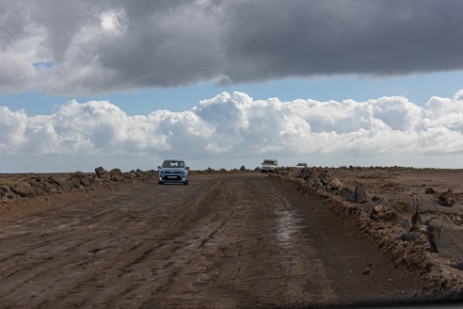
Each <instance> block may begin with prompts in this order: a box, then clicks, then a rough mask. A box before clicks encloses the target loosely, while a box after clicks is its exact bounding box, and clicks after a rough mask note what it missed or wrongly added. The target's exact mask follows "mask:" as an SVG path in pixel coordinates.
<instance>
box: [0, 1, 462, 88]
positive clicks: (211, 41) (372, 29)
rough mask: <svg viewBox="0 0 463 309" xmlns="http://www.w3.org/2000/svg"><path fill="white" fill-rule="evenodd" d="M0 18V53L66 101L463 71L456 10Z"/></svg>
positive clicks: (347, 5)
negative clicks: (201, 86)
mask: <svg viewBox="0 0 463 309" xmlns="http://www.w3.org/2000/svg"><path fill="white" fill-rule="evenodd" d="M0 9H1V10H0V25H1V26H2V30H1V32H0V48H1V50H0V54H3V55H7V56H8V57H9V58H11V59H13V58H14V59H15V61H16V62H17V63H22V65H25V64H27V63H29V65H30V66H32V64H33V63H40V62H50V63H54V65H53V66H52V67H51V69H50V72H49V74H43V72H41V75H40V76H41V78H42V81H43V82H42V83H43V87H45V88H46V89H48V90H49V91H52V92H59V93H76V92H78V93H84V92H90V93H91V92H93V93H95V92H104V91H112V90H123V89H128V88H134V87H169V86H178V85H185V84H191V83H197V82H202V81H210V80H213V81H221V82H225V83H226V82H231V83H233V82H249V81H260V80H268V79H278V78H285V77H289V76H309V77H310V76H316V75H332V74H367V75H368V74H370V75H400V74H410V73H417V72H433V71H445V70H459V69H462V68H463V40H462V38H463V26H462V24H461V21H460V17H461V16H463V1H460V0H441V1H434V0H432V1H431V0H403V1H389V0H376V1H370V0H327V1H310V0H292V1H279V0H278V1H277V0H234V1H224V0H223V1H214V0H197V1H185V0H174V1H148V0H136V1H123V0H106V1H98V2H95V1H90V0H88V1H86V0H81V1H77V0H70V1H58V0H43V1H32V0H20V1H9V0H6V1H5V2H2V3H0ZM103 17H105V18H109V19H108V20H107V21H106V22H107V23H106V24H105V25H103V23H102V20H103ZM25 50H31V51H33V52H29V53H27V54H26V53H25V52H24V51H25ZM3 75H4V76H3V80H5V83H9V85H10V86H11V84H14V82H15V81H16V80H17V78H16V79H15V78H14V76H11V79H9V78H8V75H5V74H3ZM33 80H34V76H31V77H30V78H29V82H31V81H33ZM1 88H2V87H1V85H0V89H1Z"/></svg>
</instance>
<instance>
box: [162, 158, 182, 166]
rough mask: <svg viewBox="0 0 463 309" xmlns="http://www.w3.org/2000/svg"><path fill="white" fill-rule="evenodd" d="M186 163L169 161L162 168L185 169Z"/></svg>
mask: <svg viewBox="0 0 463 309" xmlns="http://www.w3.org/2000/svg"><path fill="white" fill-rule="evenodd" d="M184 166H185V162H183V161H177V160H167V161H164V163H162V167H184Z"/></svg>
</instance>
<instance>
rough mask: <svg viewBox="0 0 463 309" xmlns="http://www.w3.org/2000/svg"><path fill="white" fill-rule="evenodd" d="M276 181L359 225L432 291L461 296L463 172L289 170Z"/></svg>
mask: <svg viewBox="0 0 463 309" xmlns="http://www.w3.org/2000/svg"><path fill="white" fill-rule="evenodd" d="M273 177H277V178H279V179H280V180H282V181H289V182H292V183H295V184H296V185H297V186H298V188H299V191H301V192H306V193H309V194H312V195H315V196H317V197H319V198H321V199H323V200H324V203H325V204H326V205H327V206H329V207H330V208H331V209H332V210H333V211H334V212H335V213H336V214H337V215H338V216H342V217H344V218H346V219H349V220H353V221H355V222H356V224H357V225H358V226H359V227H360V228H361V229H362V230H363V231H364V233H365V234H366V235H368V236H369V237H372V238H373V239H375V241H376V242H377V243H378V244H379V247H380V249H381V250H382V251H383V252H385V253H387V254H388V255H389V256H390V257H391V258H392V260H393V262H394V263H395V264H397V265H399V264H400V265H403V264H406V265H408V267H412V268H415V269H419V270H420V271H421V273H422V279H423V281H424V282H427V285H428V286H427V288H428V289H429V290H431V291H434V292H436V294H442V293H450V294H452V295H456V297H461V296H462V294H461V293H462V292H461V291H462V290H463V225H462V222H463V220H462V219H463V181H462V180H463V170H442V169H413V168H398V167H396V168H355V167H350V168H336V169H334V168H333V169H327V168H305V169H302V170H297V169H292V168H287V169H280V170H279V171H277V173H275V174H274V175H273Z"/></svg>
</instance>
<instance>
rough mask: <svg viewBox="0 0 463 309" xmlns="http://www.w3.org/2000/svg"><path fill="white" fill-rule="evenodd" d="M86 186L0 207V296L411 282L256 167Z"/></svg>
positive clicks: (382, 292) (264, 296)
mask: <svg viewBox="0 0 463 309" xmlns="http://www.w3.org/2000/svg"><path fill="white" fill-rule="evenodd" d="M88 194H89V196H82V197H75V198H73V199H69V200H67V201H65V202H60V203H59V204H57V205H56V206H53V207H51V206H50V205H48V206H43V208H40V207H39V206H37V210H36V211H31V212H30V213H26V214H24V215H21V216H18V215H15V216H13V215H12V216H8V215H5V216H4V217H2V218H1V229H0V248H1V251H0V276H1V278H2V284H1V285H0V307H1V308H7V307H13V308H14V307H17V308H20V307H21V308H23V307H28V308H49V307H62V308H65V307H73V306H79V307H82V306H85V307H92V306H94V307H114V308H150V307H156V308H159V307H161V308H163V307H164V308H172V307H193V308H194V307H209V308H235V307H268V306H281V307H297V306H313V305H327V304H351V303H363V302H370V301H392V302H395V301H399V300H401V299H405V300H407V299H411V298H412V296H413V295H415V294H416V293H417V292H419V286H418V284H419V282H418V281H417V278H418V277H417V276H415V275H414V274H412V273H406V272H404V271H402V270H400V269H396V268H394V267H393V266H392V265H391V264H390V263H389V260H388V259H387V257H384V256H382V255H381V254H380V253H379V252H378V249H377V247H376V246H375V245H374V244H372V243H370V242H369V241H368V240H367V239H363V238H362V237H361V236H360V235H358V234H357V233H356V232H355V230H354V229H353V228H352V227H351V226H349V225H348V224H346V223H344V222H342V221H340V220H339V219H337V218H335V217H333V215H332V214H331V213H330V212H329V210H327V209H326V207H323V206H322V205H321V204H320V202H319V201H317V200H311V199H310V198H309V197H308V196H305V195H301V194H299V193H298V192H296V189H295V188H294V187H292V186H291V185H290V184H287V183H278V182H276V181H275V180H272V179H269V178H268V177H266V176H263V175H259V174H252V173H250V174H245V173H244V174H218V175H195V176H194V177H193V176H192V177H191V182H190V185H188V186H183V185H164V186H159V185H156V184H152V183H137V184H133V185H131V186H127V187H120V188H119V189H118V190H117V191H114V190H112V191H111V190H106V191H99V192H90V193H88ZM54 198H56V197H54V196H51V197H50V204H52V201H54ZM366 267H368V268H369V269H370V271H369V272H368V274H365V272H364V269H365V268H366Z"/></svg>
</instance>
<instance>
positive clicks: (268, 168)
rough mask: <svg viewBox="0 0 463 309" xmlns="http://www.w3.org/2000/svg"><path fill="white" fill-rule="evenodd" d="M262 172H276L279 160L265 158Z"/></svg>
mask: <svg viewBox="0 0 463 309" xmlns="http://www.w3.org/2000/svg"><path fill="white" fill-rule="evenodd" d="M261 165H262V168H261V172H262V173H269V172H274V171H275V169H276V168H278V160H276V159H264V162H262V163H261Z"/></svg>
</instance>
